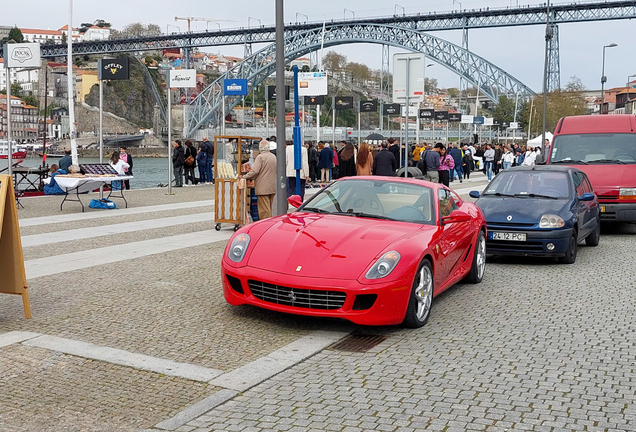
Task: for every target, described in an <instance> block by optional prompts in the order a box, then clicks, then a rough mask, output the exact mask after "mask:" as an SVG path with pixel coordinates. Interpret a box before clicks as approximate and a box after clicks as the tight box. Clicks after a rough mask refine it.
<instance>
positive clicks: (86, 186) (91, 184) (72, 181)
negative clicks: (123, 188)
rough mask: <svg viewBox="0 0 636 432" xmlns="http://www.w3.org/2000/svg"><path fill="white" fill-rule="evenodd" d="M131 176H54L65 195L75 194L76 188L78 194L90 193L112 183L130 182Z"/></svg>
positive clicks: (46, 180) (46, 181)
mask: <svg viewBox="0 0 636 432" xmlns="http://www.w3.org/2000/svg"><path fill="white" fill-rule="evenodd" d="M131 178H133V176H121V177H84V178H78V177H60V176H59V175H56V176H55V182H56V183H57V184H58V185H59V186H60V187H61V188H62V190H64V191H66V193H71V192H75V188H77V187H79V188H78V192H79V193H83V192H90V191H92V190H95V189H99V187H100V186H102V185H105V184H110V183H112V182H114V181H122V180H130V179H131ZM50 181H51V178H50V177H49V178H47V179H45V180H44V182H45V183H47V184H48V183H49V182H50Z"/></svg>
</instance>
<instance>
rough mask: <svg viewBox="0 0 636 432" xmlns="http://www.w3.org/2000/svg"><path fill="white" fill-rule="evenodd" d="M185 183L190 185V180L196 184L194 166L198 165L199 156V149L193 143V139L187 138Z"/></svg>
mask: <svg viewBox="0 0 636 432" xmlns="http://www.w3.org/2000/svg"><path fill="white" fill-rule="evenodd" d="M185 145H186V149H185V165H184V168H185V185H186V186H188V180H190V182H191V183H192V186H194V182H195V180H196V178H195V177H194V168H196V166H197V162H196V157H197V149H196V148H194V146H193V145H192V141H190V140H187V141H186V142H185Z"/></svg>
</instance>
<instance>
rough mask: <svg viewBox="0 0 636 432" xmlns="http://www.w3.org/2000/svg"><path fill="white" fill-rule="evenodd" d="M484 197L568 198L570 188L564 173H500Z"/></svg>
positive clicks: (516, 171) (520, 171) (521, 171)
mask: <svg viewBox="0 0 636 432" xmlns="http://www.w3.org/2000/svg"><path fill="white" fill-rule="evenodd" d="M483 195H484V196H498V197H502V196H503V197H517V198H568V197H569V196H570V186H569V183H568V177H567V175H566V173H565V172H554V171H552V172H551V171H525V170H514V169H513V170H511V171H502V172H500V173H499V174H498V175H497V177H495V179H494V180H493V181H492V183H491V184H489V185H488V188H487V189H486V190H485V191H484V194H483Z"/></svg>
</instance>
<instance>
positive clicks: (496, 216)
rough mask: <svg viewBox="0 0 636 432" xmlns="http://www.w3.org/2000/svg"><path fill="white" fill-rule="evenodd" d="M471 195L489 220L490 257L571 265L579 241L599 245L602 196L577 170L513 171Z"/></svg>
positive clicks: (531, 168)
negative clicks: (539, 258) (538, 258)
mask: <svg viewBox="0 0 636 432" xmlns="http://www.w3.org/2000/svg"><path fill="white" fill-rule="evenodd" d="M470 196H471V197H472V198H478V200H477V201H476V203H475V204H477V206H479V208H480V209H481V210H482V212H483V213H484V216H485V217H486V224H487V226H488V238H487V239H486V253H487V254H489V255H523V256H526V255H532V256H544V257H545V256H551V257H558V258H559V261H561V262H562V263H566V264H572V263H574V262H575V261H576V253H577V248H578V244H579V242H580V241H582V240H585V242H586V244H587V245H588V246H597V245H598V243H599V239H600V235H601V227H600V222H601V218H600V207H599V204H598V198H597V197H596V195H595V194H594V191H593V190H592V186H591V184H590V181H589V180H588V178H587V176H586V175H585V173H584V172H582V171H580V170H578V169H577V168H575V167H570V166H554V165H538V166H528V167H525V166H521V167H514V168H511V169H508V170H505V171H501V172H500V173H499V174H498V175H497V177H495V178H494V179H493V180H492V181H491V182H490V183H489V184H488V186H486V189H485V190H484V192H483V194H480V193H479V192H476V191H473V192H470Z"/></svg>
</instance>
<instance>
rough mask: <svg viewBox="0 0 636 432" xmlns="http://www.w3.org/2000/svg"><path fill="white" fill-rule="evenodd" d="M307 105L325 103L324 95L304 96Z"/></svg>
mask: <svg viewBox="0 0 636 432" xmlns="http://www.w3.org/2000/svg"><path fill="white" fill-rule="evenodd" d="M304 102H305V105H324V104H325V97H324V96H304Z"/></svg>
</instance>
